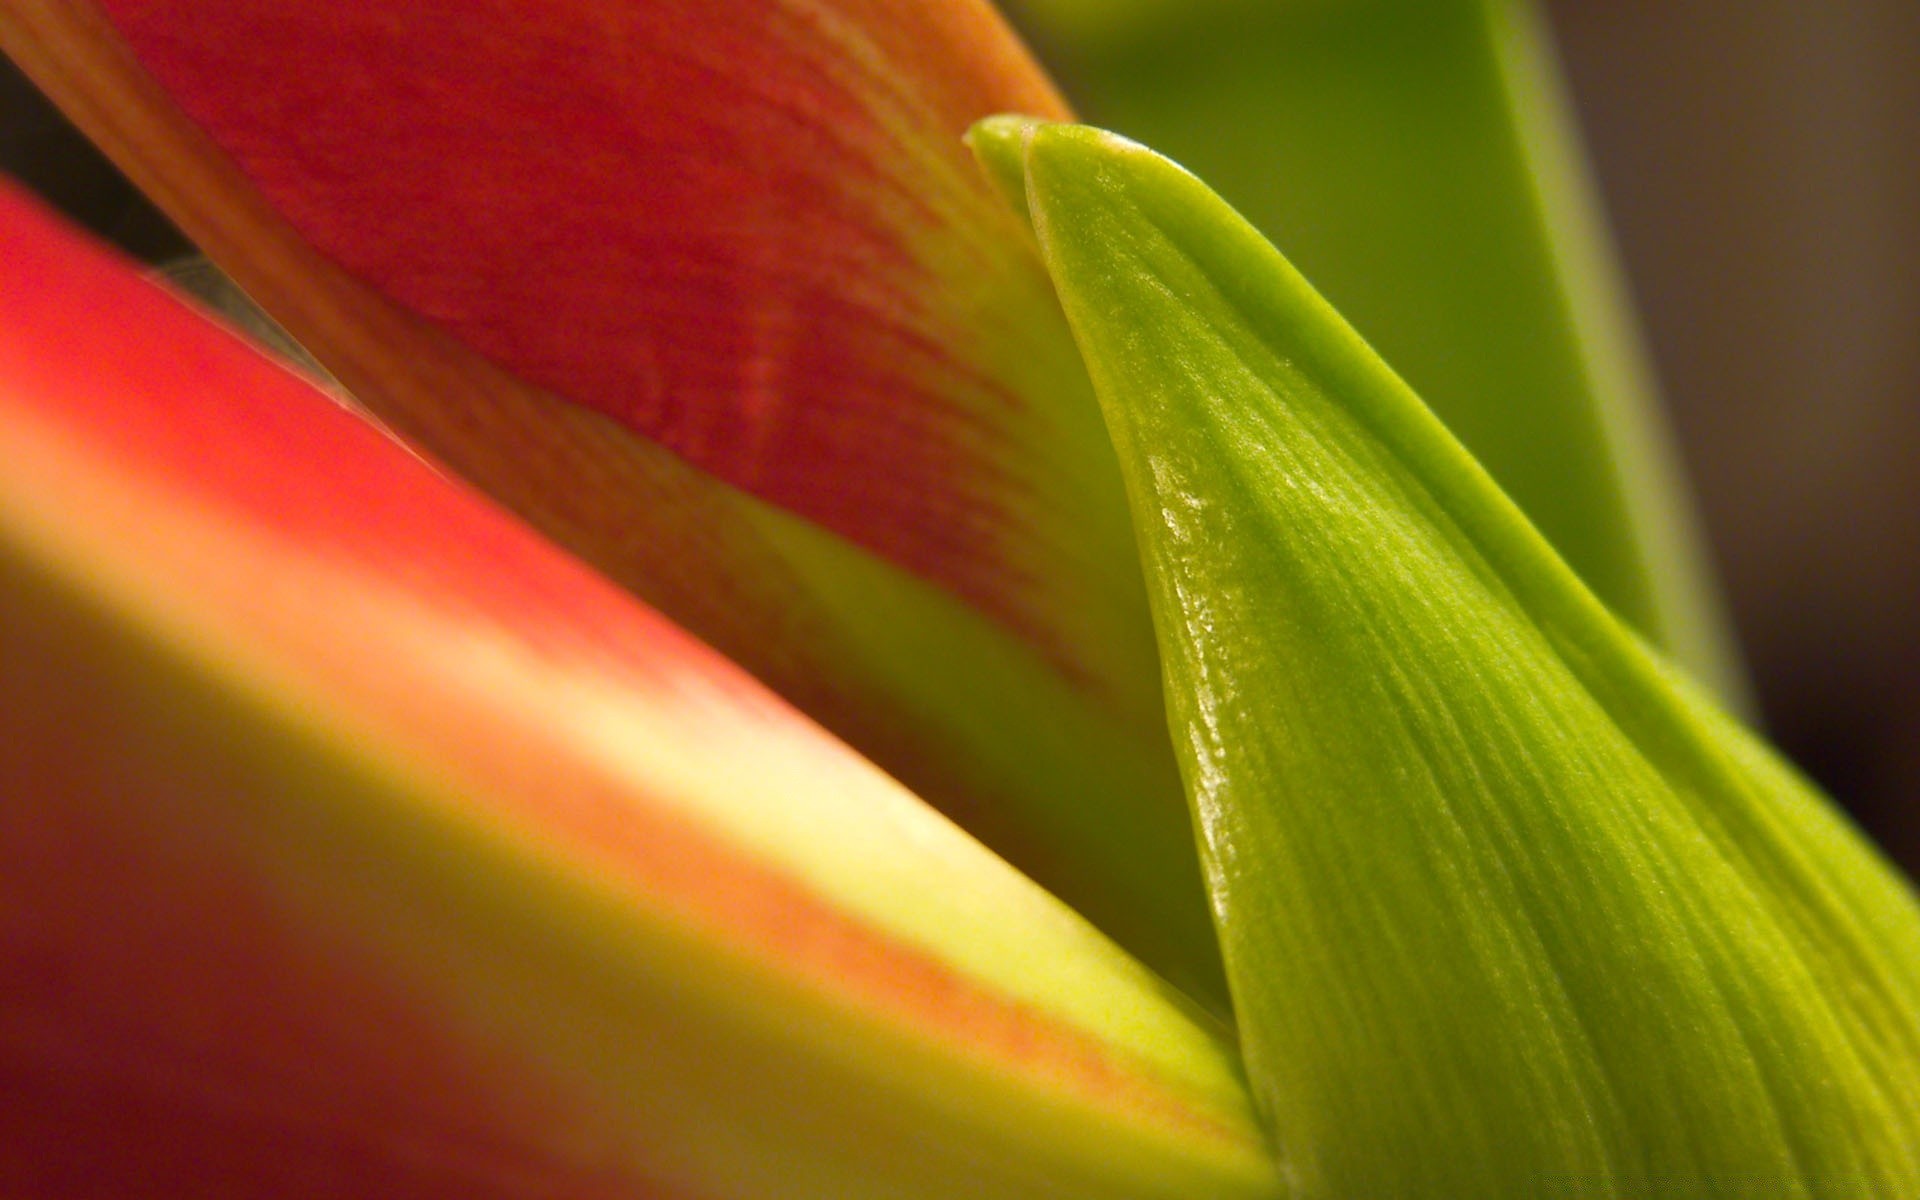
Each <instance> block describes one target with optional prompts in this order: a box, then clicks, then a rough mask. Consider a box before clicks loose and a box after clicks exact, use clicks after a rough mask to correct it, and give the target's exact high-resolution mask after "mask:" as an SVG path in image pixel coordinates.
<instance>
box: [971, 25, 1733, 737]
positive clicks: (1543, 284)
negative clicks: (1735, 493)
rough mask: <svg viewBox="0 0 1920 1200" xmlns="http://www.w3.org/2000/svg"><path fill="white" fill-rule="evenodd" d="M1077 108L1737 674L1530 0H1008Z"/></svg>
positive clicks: (1546, 40)
mask: <svg viewBox="0 0 1920 1200" xmlns="http://www.w3.org/2000/svg"><path fill="white" fill-rule="evenodd" d="M1006 7H1007V8H1008V10H1009V11H1010V12H1011V13H1013V14H1014V15H1015V17H1016V18H1026V19H1027V20H1028V21H1029V25H1028V27H1029V28H1030V29H1032V30H1033V31H1034V32H1035V35H1036V36H1038V37H1041V38H1042V40H1043V44H1045V45H1046V46H1047V47H1048V49H1049V50H1050V51H1055V52H1056V53H1052V54H1050V55H1049V58H1050V59H1051V60H1052V61H1054V62H1055V63H1056V64H1057V66H1058V67H1059V69H1060V70H1061V71H1062V72H1063V77H1064V78H1067V79H1068V80H1070V81H1071V82H1072V83H1073V84H1074V85H1075V97H1074V98H1075V100H1076V101H1077V102H1078V103H1079V104H1080V105H1081V106H1082V109H1083V113H1084V115H1085V116H1086V117H1087V119H1089V120H1091V121H1093V122H1095V123H1096V124H1100V125H1104V126H1108V127H1110V128H1113V129H1119V130H1123V131H1125V132H1126V133H1127V134H1128V135H1129V136H1131V137H1134V138H1137V139H1139V140H1141V141H1143V142H1146V143H1147V144H1149V145H1152V146H1155V147H1157V148H1159V149H1160V150H1161V151H1163V152H1165V153H1167V154H1169V155H1171V156H1172V157H1174V158H1175V159H1177V160H1178V161H1180V162H1181V163H1183V164H1185V165H1186V166H1187V167H1188V168H1189V169H1191V170H1193V171H1194V172H1196V173H1197V174H1198V175H1199V176H1200V177H1201V178H1202V179H1205V180H1206V181H1207V182H1208V184H1209V186H1211V187H1213V188H1215V189H1217V190H1218V191H1219V192H1220V194H1221V195H1222V196H1224V197H1226V199H1227V200H1228V201H1230V202H1231V203H1232V204H1234V205H1235V207H1236V208H1238V209H1239V211H1240V212H1241V213H1243V214H1244V215H1245V216H1246V217H1247V218H1248V219H1249V220H1250V221H1252V222H1253V224H1254V225H1256V226H1258V227H1259V228H1260V229H1261V230H1262V231H1263V232H1264V233H1265V234H1266V235H1267V236H1268V237H1270V238H1272V239H1273V241H1274V243H1275V244H1276V245H1277V246H1279V247H1280V249H1281V250H1283V251H1284V252H1285V253H1286V255H1287V257H1288V258H1289V260H1290V261H1292V262H1293V263H1294V264H1295V265H1296V266H1297V267H1298V268H1299V269H1300V271H1301V272H1302V273H1303V274H1304V275H1306V277H1307V278H1308V279H1310V280H1312V281H1313V284H1314V286H1315V287H1316V288H1317V289H1318V290H1320V291H1321V292H1322V293H1323V294H1324V295H1325V296H1326V297H1327V298H1328V300H1329V301H1331V302H1332V303H1333V304H1334V306H1335V307H1336V308H1338V309H1339V310H1340V312H1341V314H1342V315H1343V316H1345V317H1346V318H1347V319H1348V320H1350V321H1352V322H1353V324H1354V326H1355V328H1357V329H1358V330H1359V331H1360V333H1361V334H1362V335H1363V336H1364V337H1366V339H1367V341H1368V343H1369V344H1370V345H1372V346H1374V347H1375V348H1376V349H1377V350H1378V351H1379V353H1380V355H1381V357H1383V358H1384V359H1386V361H1387V362H1388V364H1389V365H1391V366H1392V367H1393V368H1394V370H1395V371H1396V372H1397V373H1398V374H1399V375H1400V376H1401V377H1402V378H1404V379H1405V380H1406V381H1407V382H1408V383H1409V384H1410V385H1411V386H1412V387H1413V388H1414V390H1415V391H1416V392H1417V393H1418V394H1419V395H1420V397H1421V398H1422V399H1423V400H1424V401H1426V403H1427V404H1429V405H1430V406H1431V407H1432V408H1433V410H1434V412H1435V413H1436V414H1438V415H1439V416H1440V418H1441V419H1442V420H1443V421H1445V422H1446V423H1447V427H1448V428H1449V429H1451V430H1452V431H1453V433H1454V434H1455V436H1457V437H1458V438H1459V439H1460V440H1461V441H1462V442H1464V443H1465V444H1466V446H1467V448H1468V449H1469V450H1471V451H1472V452H1473V454H1474V456H1475V457H1476V458H1477V459H1479V461H1480V462H1481V463H1482V464H1483V465H1484V466H1485V467H1486V468H1487V470H1488V471H1489V472H1490V473H1491V474H1492V475H1493V477H1494V478H1495V479H1496V480H1498V481H1499V483H1500V485H1501V487H1502V488H1503V489H1505V491H1506V492H1507V494H1508V495H1509V496H1511V497H1513V499H1514V501H1515V502H1516V503H1517V504H1519V505H1520V507H1521V508H1522V509H1524V510H1525V511H1526V513H1527V516H1528V517H1529V519H1531V520H1532V521H1533V523H1534V524H1535V525H1536V526H1537V527H1538V528H1539V530H1540V531H1541V533H1543V534H1544V535H1546V537H1547V539H1548V540H1549V541H1550V542H1552V543H1553V545H1554V547H1555V549H1556V550H1557V551H1558V552H1559V553H1560V554H1561V556H1562V557H1563V558H1565V559H1566V561H1567V562H1568V564H1569V565H1571V566H1572V567H1573V568H1574V569H1575V570H1576V571H1577V572H1579V574H1580V576H1581V578H1582V579H1583V580H1584V581H1585V582H1586V583H1587V585H1588V586H1589V587H1591V588H1593V590H1594V592H1595V593H1596V594H1597V595H1599V596H1600V598H1601V599H1602V600H1604V601H1606V602H1607V603H1608V604H1609V605H1610V606H1612V608H1613V609H1614V611H1615V612H1617V613H1619V614H1620V615H1621V616H1622V617H1623V618H1625V619H1626V621H1627V622H1628V623H1629V624H1631V625H1633V626H1634V627H1635V628H1637V629H1639V630H1640V631H1641V632H1642V633H1643V634H1644V635H1646V636H1647V637H1648V638H1650V639H1651V640H1652V641H1654V643H1655V644H1657V645H1660V646H1662V647H1663V648H1665V649H1666V650H1667V651H1668V652H1669V653H1670V654H1672V655H1673V657H1674V658H1675V659H1676V660H1678V661H1679V662H1680V663H1681V664H1682V665H1684V666H1686V667H1687V668H1688V669H1689V670H1691V671H1693V672H1694V673H1695V674H1696V675H1697V676H1698V677H1699V678H1700V679H1702V680H1703V681H1704V682H1706V683H1708V684H1709V686H1711V687H1713V688H1714V689H1715V690H1716V691H1718V692H1719V693H1720V694H1721V695H1722V696H1723V698H1725V699H1727V700H1729V701H1730V702H1732V703H1735V704H1745V703H1746V702H1747V701H1748V700H1749V697H1748V696H1747V694H1746V687H1745V679H1744V674H1743V672H1742V670H1741V668H1740V664H1739V654H1738V651H1737V649H1736V648H1735V646H1734V645H1733V641H1732V637H1731V627H1730V625H1729V623H1728V620H1727V618H1726V615H1725V614H1724V612H1723V611H1722V607H1721V604H1720V601H1719V597H1718V596H1717V595H1716V594H1715V592H1714V588H1713V583H1712V572H1711V570H1710V569H1709V567H1708V565H1707V564H1708V559H1707V555H1706V552H1705V550H1704V548H1703V547H1702V545H1701V544H1700V539H1699V538H1698V536H1697V533H1696V531H1695V529H1694V523H1693V520H1692V516H1691V513H1690V510H1689V504H1688V501H1687V496H1686V490H1685V488H1684V487H1683V486H1682V485H1681V482H1680V477H1679V473H1678V471H1677V470H1676V468H1675V465H1674V451H1673V448H1672V446H1671V444H1670V438H1669V436H1668V434H1667V432H1666V430H1665V428H1664V422H1663V420H1662V416H1661V413H1660V411H1659V405H1658V398H1657V396H1656V394H1655V391H1656V390H1655V387H1654V385H1653V382H1652V380H1651V378H1650V374H1649V371H1648V368H1647V365H1646V361H1645V354H1644V351H1643V350H1642V349H1641V347H1640V346H1639V344H1638V337H1637V334H1636V331H1635V330H1634V328H1633V317H1632V311H1631V308H1630V306H1629V304H1628V303H1627V300H1626V297H1625V288H1624V286H1623V285H1622V283H1621V281H1620V280H1619V279H1618V278H1617V274H1618V272H1617V268H1616V266H1615V264H1614V262H1613V259H1612V249H1611V247H1610V245H1609V244H1608V238H1607V235H1606V232H1605V228H1604V222H1603V221H1602V220H1601V218H1600V216H1599V214H1598V211H1597V208H1598V202H1597V199H1596V191H1595V189H1594V187H1593V185H1592V184H1591V182H1590V181H1589V180H1588V179H1587V177H1586V170H1585V164H1584V162H1583V161H1582V155H1581V150H1580V143H1579V137H1578V135H1577V133H1576V131H1575V128H1574V120H1573V116H1572V114H1571V112H1570V111H1569V109H1568V105H1567V104H1566V102H1565V99H1564V96H1563V95H1562V91H1563V89H1562V87H1561V83H1560V79H1559V70H1558V65H1557V63H1556V62H1555V56H1554V52H1553V46H1552V43H1551V38H1550V36H1549V34H1548V31H1547V29H1546V25H1545V22H1544V19H1543V14H1542V13H1541V12H1540V11H1539V9H1540V6H1539V5H1538V4H1536V3H1534V2H1533V0H1341V2H1340V3H1336V4H1302V3H1287V2H1283V0H1091V2H1089V0H1007V4H1006Z"/></svg>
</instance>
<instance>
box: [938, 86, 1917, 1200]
mask: <svg viewBox="0 0 1920 1200" xmlns="http://www.w3.org/2000/svg"><path fill="white" fill-rule="evenodd" d="M976 141H977V143H978V144H979V145H980V147H981V149H982V152H983V154H984V155H985V156H986V157H987V158H988V159H989V160H990V161H992V162H994V163H995V164H996V171H995V175H996V177H997V178H999V179H1002V180H1007V181H1011V180H1014V179H1019V178H1024V182H1025V195H1024V202H1025V204H1026V205H1027V206H1028V209H1029V211H1030V213H1031V216H1032V220H1033V223H1034V225H1035V227H1036V229H1037V231H1038V234H1039V238H1040V242H1041V244H1042V247H1043V249H1044V253H1045V257H1046V261H1047V263H1048V266H1049V268H1050V270H1051V271H1052V272H1053V275H1054V278H1055V280H1056V282H1057V284H1058V286H1059V288H1060V292H1061V296H1062V298H1063V300H1064V303H1065V306H1066V309H1067V312H1068V316H1069V318H1070V320H1071V321H1072V323H1073V326H1074V330H1075V333H1076V335H1077V336H1078V338H1079V339H1080V345H1081V347H1082V350H1083V351H1084V353H1085V355H1086V357H1087V360H1088V363H1089V367H1090V369H1091V371H1092V374H1093V378H1094V381H1095V385H1096V388H1097V389H1098V391H1099V394H1100V397H1101V401H1102V404H1103V406H1104V409H1105V411H1106V413H1107V417H1108V420H1109V423H1110V425H1111V427H1112V429H1113V433H1114V438H1115V442H1116V445H1117V447H1118V449H1119V452H1120V456H1121V461H1122V466H1123V470H1124V471H1125V473H1126V476H1127V480H1128V486H1129V490H1130V495H1131V496H1132V498H1133V502H1134V511H1135V515H1136V520H1137V521H1138V523H1139V526H1138V527H1139V531H1140V536H1141V549H1142V555H1143V560H1144V561H1145V563H1146V567H1147V572H1148V576H1149V584H1150V588H1151V592H1152V596H1153V602H1154V611H1155V618H1156V623H1157V626H1158V628H1159V630H1160V635H1161V644H1162V647H1163V652H1164V656H1165V663H1166V683H1167V693H1168V702H1169V705H1170V708H1171V711H1172V713H1173V715H1174V719H1175V724H1176V728H1177V738H1178V744H1179V747H1180V752H1181V757H1182V763H1183V767H1184V770H1185V773H1186V779H1187V784H1188V788H1189V793H1190V796H1191V798H1192V801H1193V804H1194V811H1195V818H1196V822H1197V824H1198V827H1199V828H1200V829H1201V830H1202V832H1203V836H1204V839H1205V846H1204V855H1205V859H1206V867H1207V870H1208V873H1209V878H1210V880H1211V885H1212V888H1213V895H1214V907H1215V913H1216V916H1217V919H1218V922H1219V926H1220V930H1221V935H1222V938H1223V942H1224V947H1225V953H1226V958H1227V966H1228V974H1229V980H1230V982H1231V984H1232V987H1233V992H1234V999H1235V1004H1236V1009H1237V1011H1238V1014H1239V1018H1240V1027H1241V1037H1242V1043H1243V1046H1244V1049H1245V1054H1246V1061H1247V1063H1248V1069H1249V1072H1250V1074H1251V1076H1252V1079H1253V1086H1254V1088H1255V1092H1256V1096H1257V1099H1258V1102H1259V1104H1260V1105H1261V1108H1262V1110H1263V1112H1264V1114H1265V1116H1266V1118H1267V1119H1268V1120H1269V1121H1270V1123H1271V1126H1272V1130H1273V1132H1274V1135H1275V1140H1276V1143H1277V1145H1278V1146H1279V1152H1280V1154H1281V1156H1282V1159H1283V1163H1284V1168H1285V1170H1286V1172H1287V1173H1288V1175H1289V1176H1290V1178H1291V1179H1292V1180H1293V1181H1294V1182H1295V1184H1296V1185H1297V1188H1298V1193H1299V1194H1301V1195H1307V1196H1387V1195H1439V1196H1527V1195H1539V1194H1543V1193H1544V1194H1554V1193H1569V1192H1571V1193H1575V1194H1580V1195H1592V1196H1623V1197H1624V1196H1643V1195H1646V1194H1648V1193H1649V1192H1652V1191H1661V1192H1665V1193H1669V1194H1682V1195H1716V1194H1733V1193H1745V1194H1750V1193H1752V1192H1756V1191H1765V1192H1766V1193H1767V1194H1771V1195H1790V1196H1807V1197H1812V1196H1831V1195H1848V1196H1875V1197H1878V1196H1893V1195H1903V1194H1906V1193H1908V1192H1911V1191H1913V1190H1914V1189H1915V1187H1916V1186H1920V907H1916V904H1915V899H1914V895H1913V893H1912V892H1911V891H1910V890H1909V889H1908V887H1907V886H1906V884H1905V883H1904V882H1903V881H1901V880H1900V879H1898V878H1897V876H1896V875H1895V874H1894V873H1893V872H1892V871H1891V869H1890V868H1888V866H1887V865H1886V864H1885V863H1884V862H1883V861H1882V860H1880V859H1879V858H1878V857H1877V856H1876V855H1875V854H1874V852H1873V851H1872V850H1871V849H1870V848H1868V847H1867V846H1866V845H1865V844H1864V843H1863V842H1862V841H1861V840H1860V838H1859V837H1858V835H1857V834H1856V833H1855V832H1854V831H1853V830H1851V829H1850V828H1848V827H1846V826H1845V824H1844V822H1843V821H1842V819H1841V818H1840V817H1839V816H1838V815H1837V814H1836V813H1835V811H1834V810H1833V809H1832V808H1831V807H1830V806H1829V805H1828V804H1827V802H1826V801H1825V800H1824V799H1823V798H1821V797H1819V796H1818V795H1816V794H1814V793H1813V792H1812V791H1811V790H1810V789H1809V787H1808V785H1807V784H1805V783H1804V782H1803V781H1802V780H1800V779H1799V778H1798V777H1796V776H1795V775H1794V774H1793V773H1792V772H1791V771H1790V770H1789V769H1787V768H1786V767H1785V766H1783V765H1782V764H1781V763H1780V762H1779V761H1778V760H1777V759H1775V758H1774V757H1773V756H1772V754H1771V753H1770V752H1769V751H1767V750H1766V749H1765V748H1764V747H1762V746H1761V745H1759V744H1758V743H1757V742H1756V741H1755V740H1754V739H1753V737H1752V736H1751V735H1750V734H1748V733H1747V732H1746V731H1744V730H1743V729H1741V728H1740V727H1738V726H1737V725H1736V724H1735V723H1734V722H1733V721H1731V720H1730V719H1728V718H1726V717H1725V716H1723V715H1721V714H1720V713H1719V712H1718V711H1717V710H1716V709H1715V708H1713V707H1712V705H1711V704H1710V703H1709V702H1708V701H1706V700H1705V699H1703V698H1702V696H1701V694H1700V693H1699V692H1697V691H1696V690H1694V689H1693V688H1692V687H1691V686H1690V685H1689V684H1687V683H1686V682H1684V681H1683V679H1682V677H1681V675H1680V674H1679V673H1678V672H1677V671H1675V670H1674V669H1673V668H1671V667H1670V666H1668V665H1667V664H1666V663H1665V662H1664V661H1663V660H1662V659H1660V658H1659V657H1657V656H1656V655H1655V654H1653V653H1652V652H1651V651H1649V650H1648V649H1647V648H1646V646H1645V645H1644V643H1642V642H1641V641H1640V640H1639V639H1638V638H1637V637H1636V636H1635V635H1633V634H1632V633H1630V632H1629V631H1628V630H1627V629H1626V627H1625V626H1624V625H1622V624H1621V623H1620V622H1619V621H1618V620H1617V619H1616V618H1615V617H1614V616H1613V615H1612V614H1611V613H1610V612H1609V610H1607V609H1606V608H1605V607H1604V606H1603V605H1601V604H1600V602H1599V601H1598V600H1596V599H1595V598H1594V596H1593V595H1592V594H1591V593H1590V592H1589V591H1588V590H1587V589H1586V588H1585V587H1583V586H1582V585H1581V584H1580V583H1579V582H1578V581H1577V579H1576V578H1575V576H1574V575H1573V573H1572V572H1571V571H1570V570H1569V569H1568V568H1567V567H1566V566H1565V565H1564V564H1563V563H1562V562H1561V561H1560V560H1559V559H1558V558H1556V557H1555V556H1554V554H1553V553H1552V551H1551V550H1550V549H1549V547H1548V545H1547V543H1546V542H1545V540H1544V539H1543V538H1542V537H1541V536H1540V535H1539V534H1538V533H1537V532H1536V531H1535V530H1534V529H1533V528H1532V527H1531V526H1530V525H1529V524H1528V523H1527V521H1526V520H1525V518H1524V517H1523V516H1522V514H1521V513H1520V511H1519V509H1518V508H1516V507H1515V506H1514V504H1513V503H1512V502H1511V501H1509V500H1508V499H1507V498H1506V497H1505V496H1504V495H1503V494H1502V493H1501V492H1500V491H1499V490H1498V488H1497V487H1496V486H1495V485H1494V483H1493V481H1492V480H1491V478H1490V477H1489V476H1488V475H1487V474H1486V473H1485V472H1484V471H1483V470H1482V469H1481V468H1480V467H1479V466H1478V464H1476V463H1475V462H1474V460H1473V459H1472V458H1471V457H1470V456H1469V455H1468V454H1467V453H1466V451H1465V450H1464V449H1463V448H1462V447H1461V446H1460V444H1459V443H1458V442H1457V441H1455V440H1454V439H1453V437H1452V436H1451V435H1450V434H1449V433H1448V431H1447V430H1446V429H1445V427H1444V426H1442V425H1441V424H1440V422H1439V421H1438V420H1437V419H1436V418H1435V417H1434V416H1433V414H1432V413H1430V412H1429V411H1428V410H1427V409H1426V408H1424V407H1423V406H1422V405H1421V403H1420V402H1419V400H1418V399H1417V398H1416V397H1415V396H1414V395H1413V393H1412V392H1411V391H1410V390H1409V389H1408V388H1407V387H1406V386H1405V385H1404V384H1403V383H1402V382H1401V381H1400V380H1399V379H1398V378H1397V377H1395V376H1394V375H1393V373H1392V372H1391V371H1390V370H1388V368H1387V367H1386V366H1385V365H1384V364H1383V363H1382V362H1381V361H1380V359H1379V358H1378V357H1377V356H1375V354H1374V353H1373V352H1372V351H1371V350H1370V349H1369V348H1368V347H1367V346H1366V345H1365V344H1364V343H1363V342H1362V341H1361V340H1360V338H1359V337H1358V336H1357V335H1356V334H1355V333H1354V332H1353V330H1352V329H1351V328H1349V327H1348V326H1347V325H1346V324H1345V323H1344V322H1343V321H1341V319H1340V318H1339V317H1338V316H1337V315H1336V314H1335V313H1334V311H1333V310H1332V309H1331V308H1330V307H1329V306H1328V305H1327V304H1326V303H1325V302H1324V301H1323V300H1322V299H1321V298H1320V297H1319V296H1318V295H1316V294H1315V293H1314V292H1313V290H1312V289H1311V288H1310V287H1309V286H1308V285H1307V284H1306V282H1305V281H1304V280H1303V279H1302V278H1301V277H1300V276H1299V274H1298V273H1296V272H1295V271H1294V269H1293V268H1292V267H1291V266H1290V265H1289V264H1288V263H1287V262H1286V261H1285V260H1284V259H1282V258H1281V256H1280V255H1279V254H1278V252H1276V251H1275V250H1274V249H1273V248H1272V247H1271V246H1270V245H1268V244H1267V243H1266V242H1265V241H1263V240H1262V239H1261V237H1260V236H1259V234H1258V233H1257V232H1255V231H1254V230H1253V228H1252V227H1251V226H1249V225H1248V224H1246V223H1245V222H1244V221H1243V220H1241V219H1240V218H1239V217H1238V216H1237V215H1236V214H1234V213H1233V211H1232V210H1231V209H1229V208H1228V207H1227V206H1226V205H1225V204H1224V203H1223V202H1222V201H1220V200H1219V198H1218V197H1216V196H1214V195H1213V194H1212V193H1210V192H1209V191H1208V190H1207V189H1206V188H1205V187H1204V186H1203V185H1202V184H1200V183H1199V182H1198V181H1197V180H1195V179H1194V178H1193V177H1192V176H1190V175H1188V174H1186V173H1185V172H1183V171H1181V170H1180V169H1179V168H1178V167H1175V166H1174V165H1173V164H1171V163H1169V162H1167V161H1166V160H1164V159H1162V158H1159V157H1158V156H1156V155H1154V154H1152V153H1151V152H1149V151H1147V150H1145V149H1143V148H1141V147H1139V146H1138V145H1135V144H1133V143H1129V142H1126V141H1123V140H1121V139H1118V138H1115V137H1113V136H1112V135H1108V134H1103V133H1099V132H1097V131H1093V130H1088V129H1084V128H1076V127H1058V126H1054V127H1047V126H1042V127H1038V128H1037V129H1036V128H1035V127H1033V126H1032V125H1029V124H1025V123H1020V122H1002V123H995V124H992V125H990V126H988V127H986V128H984V129H982V130H980V131H978V132H977V133H976Z"/></svg>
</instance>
